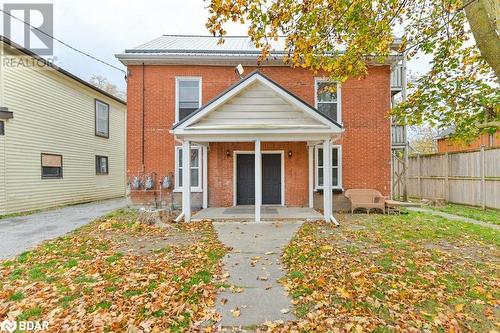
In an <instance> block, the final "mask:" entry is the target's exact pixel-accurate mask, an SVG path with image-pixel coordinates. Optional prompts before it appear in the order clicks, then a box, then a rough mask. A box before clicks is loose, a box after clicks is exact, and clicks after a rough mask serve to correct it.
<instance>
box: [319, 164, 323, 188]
mask: <svg viewBox="0 0 500 333" xmlns="http://www.w3.org/2000/svg"><path fill="white" fill-rule="evenodd" d="M318 186H323V168H318Z"/></svg>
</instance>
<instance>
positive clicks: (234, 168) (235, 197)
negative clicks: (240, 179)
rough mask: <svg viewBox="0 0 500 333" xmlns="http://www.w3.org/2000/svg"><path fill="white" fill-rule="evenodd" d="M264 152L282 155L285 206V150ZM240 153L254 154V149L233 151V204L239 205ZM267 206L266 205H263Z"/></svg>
mask: <svg viewBox="0 0 500 333" xmlns="http://www.w3.org/2000/svg"><path fill="white" fill-rule="evenodd" d="M261 153H262V154H280V155H281V206H285V151H284V150H262V151H261ZM238 154H248V155H250V154H251V155H253V154H255V152H254V151H253V150H234V151H233V206H236V205H237V196H236V188H237V187H236V179H237V176H238V175H237V174H236V158H237V155H238ZM263 206H266V205H263Z"/></svg>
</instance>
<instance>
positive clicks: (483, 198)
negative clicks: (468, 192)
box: [480, 145, 486, 210]
mask: <svg viewBox="0 0 500 333" xmlns="http://www.w3.org/2000/svg"><path fill="white" fill-rule="evenodd" d="M480 154H481V158H480V163H481V166H480V168H481V207H482V208H483V210H485V209H486V177H485V165H484V145H481V150H480Z"/></svg>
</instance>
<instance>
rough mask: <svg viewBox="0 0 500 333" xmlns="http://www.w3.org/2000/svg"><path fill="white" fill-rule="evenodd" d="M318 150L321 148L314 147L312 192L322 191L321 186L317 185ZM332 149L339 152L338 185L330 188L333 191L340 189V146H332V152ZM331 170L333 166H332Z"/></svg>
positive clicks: (319, 146) (320, 146)
mask: <svg viewBox="0 0 500 333" xmlns="http://www.w3.org/2000/svg"><path fill="white" fill-rule="evenodd" d="M319 148H323V146H322V145H317V146H315V147H314V190H315V191H317V190H323V186H319V185H318V171H319V168H318V152H319ZM333 149H338V151H339V156H338V163H339V166H338V169H339V183H338V185H337V186H332V188H333V189H340V190H341V189H342V146H341V145H332V150H333ZM332 168H333V166H332Z"/></svg>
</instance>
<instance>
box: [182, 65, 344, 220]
mask: <svg viewBox="0 0 500 333" xmlns="http://www.w3.org/2000/svg"><path fill="white" fill-rule="evenodd" d="M172 132H173V134H174V135H175V137H176V139H177V140H178V141H180V142H181V143H182V183H183V187H182V191H183V192H182V212H183V214H182V216H183V218H184V220H185V221H187V222H189V221H190V220H191V195H190V191H191V190H190V181H191V174H190V170H191V165H190V163H191V158H190V151H191V149H192V146H193V145H197V146H201V147H202V149H203V152H204V153H203V154H202V165H203V166H204V167H203V168H202V170H203V171H202V172H203V177H202V178H203V180H202V188H203V207H204V208H206V207H207V206H208V202H207V196H208V194H207V193H208V191H210V189H209V188H208V181H207V168H208V163H207V155H208V154H210V152H209V149H207V147H209V146H210V143H217V142H219V143H220V142H234V143H244V142H246V143H250V142H251V143H252V146H253V150H252V151H246V152H241V153H246V154H252V155H253V156H254V157H253V158H252V159H248V160H247V161H250V162H248V163H253V164H254V165H252V166H251V168H248V169H246V171H247V176H248V171H249V170H250V171H251V172H253V175H252V176H253V179H252V182H251V183H252V184H253V186H254V191H252V193H254V196H253V195H252V197H251V199H252V201H253V202H252V204H253V205H254V207H255V208H254V209H255V213H254V218H255V221H256V222H259V221H261V216H262V214H261V211H262V205H263V194H264V198H266V194H268V193H266V192H265V191H268V189H267V188H265V189H263V186H262V184H263V171H264V175H266V177H267V175H268V173H266V170H265V169H264V170H263V165H264V166H266V165H267V164H266V163H268V161H267V160H268V158H267V157H268V156H267V155H266V154H269V153H270V152H269V151H263V143H272V142H274V143H276V142H304V143H307V149H308V154H307V156H308V165H307V168H308V171H307V172H308V195H309V200H308V202H309V207H310V208H312V206H313V189H314V187H313V177H314V174H313V173H314V169H313V156H314V147H318V146H321V147H322V148H323V149H322V154H323V155H322V156H323V165H322V170H323V183H324V187H323V193H324V200H323V201H324V207H323V209H324V219H325V220H326V221H335V220H334V218H333V215H332V156H331V154H332V152H331V151H332V150H331V146H332V141H336V140H337V139H338V138H339V137H340V135H341V133H342V127H341V125H339V124H338V123H336V122H334V121H332V120H330V119H329V118H327V117H326V116H324V115H323V114H321V113H320V112H319V111H318V110H316V109H315V108H313V107H312V106H310V105H309V104H307V103H305V102H304V101H302V100H301V99H299V98H298V97H296V96H295V95H293V94H292V93H290V92H289V91H287V90H286V89H284V88H283V87H281V86H280V85H278V84H277V83H275V82H274V81H272V80H270V79H269V78H268V77H266V76H265V75H263V74H262V73H260V72H258V71H255V72H253V73H251V74H249V75H248V76H247V77H245V78H244V79H241V80H240V81H239V82H237V83H236V84H234V85H233V86H231V87H229V88H228V89H227V90H226V91H224V92H223V93H222V94H220V95H219V96H217V97H216V98H214V99H213V100H212V101H210V102H209V103H207V104H206V105H204V106H203V107H201V108H200V109H198V110H197V111H196V112H194V113H192V114H191V115H190V116H188V117H187V118H185V119H184V120H183V121H181V122H179V123H177V124H176V125H175V126H174V128H173V129H172ZM276 153H279V152H276ZM281 156H282V157H281V158H282V159H283V152H281ZM263 157H266V158H265V161H263ZM277 158H278V157H277ZM276 163H277V165H279V161H278V160H276ZM281 167H283V164H281ZM304 169H305V168H304ZM281 176H282V177H283V172H281ZM264 184H266V183H264ZM281 184H282V185H283V184H284V183H283V181H282V182H281ZM252 189H253V188H252ZM284 190H285V191H286V189H284ZM263 191H264V192H263ZM281 195H282V198H284V195H285V193H281ZM266 200H267V199H266ZM281 203H282V205H284V204H285V202H284V199H282V200H281Z"/></svg>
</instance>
